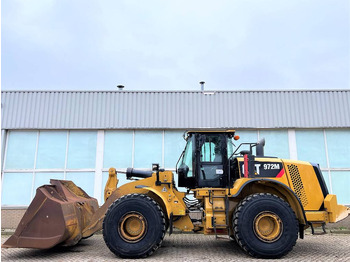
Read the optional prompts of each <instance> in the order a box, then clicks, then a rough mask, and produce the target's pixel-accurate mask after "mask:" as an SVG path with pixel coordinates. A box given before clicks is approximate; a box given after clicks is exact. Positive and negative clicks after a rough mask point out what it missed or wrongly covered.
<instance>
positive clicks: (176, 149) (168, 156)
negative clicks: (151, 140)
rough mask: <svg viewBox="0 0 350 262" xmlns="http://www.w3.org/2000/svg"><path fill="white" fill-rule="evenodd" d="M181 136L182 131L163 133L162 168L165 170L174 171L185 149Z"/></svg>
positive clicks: (184, 142)
mask: <svg viewBox="0 0 350 262" xmlns="http://www.w3.org/2000/svg"><path fill="white" fill-rule="evenodd" d="M183 134H184V131H165V132H164V167H165V168H167V169H175V166H176V162H177V161H178V159H179V157H180V155H181V153H182V151H183V150H184V148H185V145H186V141H185V139H184V138H183Z"/></svg>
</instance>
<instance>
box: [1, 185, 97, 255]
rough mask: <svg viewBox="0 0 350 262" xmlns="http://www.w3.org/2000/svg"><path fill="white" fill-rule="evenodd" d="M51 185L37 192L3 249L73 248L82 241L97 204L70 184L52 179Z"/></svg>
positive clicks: (82, 191)
mask: <svg viewBox="0 0 350 262" xmlns="http://www.w3.org/2000/svg"><path fill="white" fill-rule="evenodd" d="M50 184H51V185H44V186H41V187H39V188H38V189H37V191H36V195H35V198H34V199H33V201H32V203H31V204H30V206H29V207H28V209H27V211H26V213H25V214H24V216H23V218H22V220H21V222H20V223H19V225H18V227H17V229H16V231H15V233H14V234H13V235H12V236H11V237H10V238H9V239H8V240H7V241H6V242H5V243H4V244H3V245H2V247H3V248H10V247H26V248H39V249H47V248H51V247H54V246H56V245H58V244H62V245H64V246H72V245H75V244H77V243H78V242H79V240H80V239H81V238H82V237H83V234H82V230H83V229H84V228H85V227H86V226H87V225H88V224H89V223H90V220H91V218H92V216H93V214H94V213H95V212H96V210H97V209H98V208H99V207H98V203H97V200H96V199H95V198H92V197H90V196H89V195H88V194H87V193H86V192H85V191H84V190H82V189H81V188H80V187H78V186H76V185H75V184H74V183H73V182H72V181H67V180H54V179H51V180H50Z"/></svg>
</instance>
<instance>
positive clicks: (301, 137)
mask: <svg viewBox="0 0 350 262" xmlns="http://www.w3.org/2000/svg"><path fill="white" fill-rule="evenodd" d="M295 137H296V143H297V153H298V159H300V160H303V161H308V162H312V163H317V164H319V165H320V167H322V168H327V158H326V148H325V141H324V136H323V130H296V131H295Z"/></svg>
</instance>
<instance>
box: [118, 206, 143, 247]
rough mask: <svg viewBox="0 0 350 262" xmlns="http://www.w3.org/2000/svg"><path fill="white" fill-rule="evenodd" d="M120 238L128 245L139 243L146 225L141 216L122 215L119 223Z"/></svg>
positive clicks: (136, 214) (134, 214)
mask: <svg viewBox="0 0 350 262" xmlns="http://www.w3.org/2000/svg"><path fill="white" fill-rule="evenodd" d="M118 229H119V233H120V236H121V237H122V238H123V239H124V240H125V241H126V242H129V243H135V242H138V241H140V240H141V239H142V238H143V237H144V236H145V234H146V231H147V230H146V229H147V223H146V219H145V218H144V216H143V215H141V214H140V213H137V212H131V213H128V214H126V215H124V216H123V217H122V218H121V219H120V222H119V227H118Z"/></svg>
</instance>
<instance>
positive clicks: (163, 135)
mask: <svg viewBox="0 0 350 262" xmlns="http://www.w3.org/2000/svg"><path fill="white" fill-rule="evenodd" d="M164 139H165V130H163V132H162V167H163V168H165V166H164V164H165V163H164V153H165V144H164Z"/></svg>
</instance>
